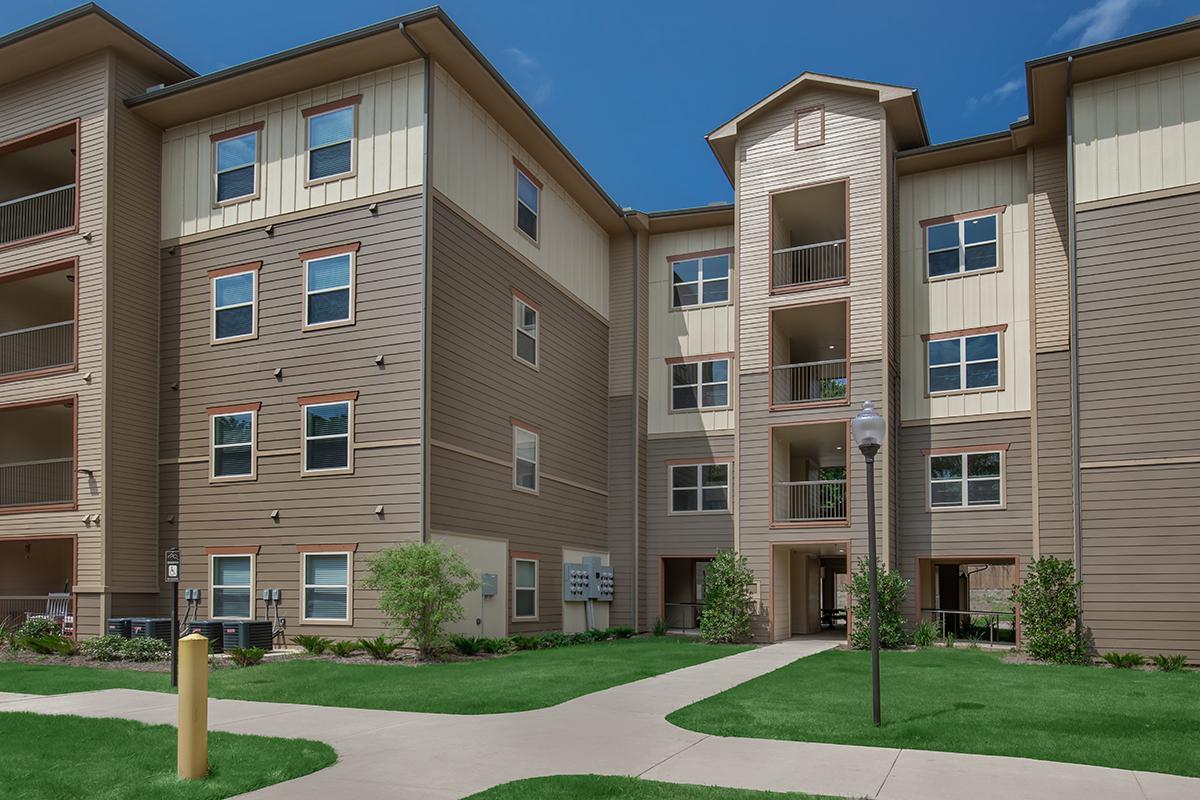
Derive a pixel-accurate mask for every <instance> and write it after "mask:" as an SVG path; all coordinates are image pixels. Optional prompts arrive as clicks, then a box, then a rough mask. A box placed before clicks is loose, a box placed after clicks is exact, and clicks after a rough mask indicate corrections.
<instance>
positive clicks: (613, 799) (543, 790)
mask: <svg viewBox="0 0 1200 800" xmlns="http://www.w3.org/2000/svg"><path fill="white" fill-rule="evenodd" d="M581 797H586V798H587V799H588V800H834V798H831V797H818V796H816V795H811V794H797V793H794V792H787V793H780V792H760V791H753V790H750V789H725V788H723V787H719V786H696V785H694V784H687V783H662V782H660V781H646V780H640V779H638V778H623V777H616V776H609V775H555V776H553V777H548V778H529V779H527V780H523V781H513V782H511V783H505V784H501V785H500V786H495V787H493V788H491V789H488V790H487V791H486V792H480V793H479V794H473V795H471V796H470V797H469V798H467V800H577V798H581Z"/></svg>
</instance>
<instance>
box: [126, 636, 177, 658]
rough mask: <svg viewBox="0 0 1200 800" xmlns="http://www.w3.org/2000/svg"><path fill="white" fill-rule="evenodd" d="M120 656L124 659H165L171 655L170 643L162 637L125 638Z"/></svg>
mask: <svg viewBox="0 0 1200 800" xmlns="http://www.w3.org/2000/svg"><path fill="white" fill-rule="evenodd" d="M121 656H122V657H123V658H124V659H125V660H126V661H166V660H167V659H168V658H170V657H171V645H169V644H167V643H166V642H164V641H163V640H162V639H149V638H139V639H126V640H124V643H123V644H122V645H121Z"/></svg>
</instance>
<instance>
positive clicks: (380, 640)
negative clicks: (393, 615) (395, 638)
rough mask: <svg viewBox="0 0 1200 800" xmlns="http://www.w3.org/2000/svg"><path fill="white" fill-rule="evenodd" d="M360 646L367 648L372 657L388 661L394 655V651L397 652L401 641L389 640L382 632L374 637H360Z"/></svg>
mask: <svg viewBox="0 0 1200 800" xmlns="http://www.w3.org/2000/svg"><path fill="white" fill-rule="evenodd" d="M358 646H359V647H361V648H362V649H363V650H366V651H367V653H369V654H370V656H371V658H374V659H378V660H379V661H386V660H387V659H389V658H391V657H392V653H394V652H396V648H397V647H399V646H400V643H399V642H392V641H389V640H388V639H387V637H386V636H384V635H383V634H380V635H379V636H376V637H375V638H374V639H359V640H358Z"/></svg>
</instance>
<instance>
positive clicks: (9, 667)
mask: <svg viewBox="0 0 1200 800" xmlns="http://www.w3.org/2000/svg"><path fill="white" fill-rule="evenodd" d="M746 649H747V648H746V647H743V646H737V645H708V644H701V643H699V642H693V641H688V640H684V639H677V638H673V637H655V638H649V637H646V638H638V639H627V640H620V641H613V642H599V643H596V644H585V645H575V646H573V647H560V648H555V649H553V650H533V651H524V652H520V653H513V654H512V655H510V656H506V657H504V658H496V659H488V660H485V661H465V662H458V663H449V664H428V665H423V666H418V667H405V666H386V665H379V666H376V665H372V664H338V663H336V662H330V661H316V660H311V659H291V660H288V661H277V662H271V663H265V664H261V665H259V666H257V667H250V668H247V669H221V670H216V671H214V672H212V673H211V674H210V675H209V678H208V689H209V695H210V696H211V697H225V698H232V699H236V700H265V701H270V702H275V703H305V704H308V705H319V706H343V707H348V708H377V709H385V710H391V711H427V712H434V713H444V714H498V713H502V712H507V711H527V710H529V709H532V708H544V707H546V706H552V705H556V704H558V703H561V702H563V701H565V700H570V699H571V698H573V697H579V696H580V695H584V694H589V693H591V692H595V691H599V690H601V689H607V688H609V687H612V686H619V685H620V684H623V683H629V682H631V681H636V680H640V679H642V678H648V677H651V676H653V675H659V674H661V673H664V672H670V671H671V670H675V669H679V668H681V667H690V666H692V665H694V664H700V663H702V662H705V661H711V660H713V659H716V658H721V657H723V656H728V655H732V654H733V653H739V652H741V651H743V650H746ZM167 683H168V681H167V676H166V675H163V674H151V673H144V672H132V671H125V670H103V669H95V668H89V667H67V666H40V665H39V666H29V665H25V664H13V663H3V662H0V691H6V692H23V693H27V694H60V693H63V692H79V691H88V690H91V689H107V688H114V687H122V688H131V689H148V690H152V691H168V686H167Z"/></svg>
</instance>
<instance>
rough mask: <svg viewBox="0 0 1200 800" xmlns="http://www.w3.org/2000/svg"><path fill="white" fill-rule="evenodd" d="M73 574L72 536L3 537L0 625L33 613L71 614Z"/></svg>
mask: <svg viewBox="0 0 1200 800" xmlns="http://www.w3.org/2000/svg"><path fill="white" fill-rule="evenodd" d="M74 574H75V548H74V542H73V541H72V539H71V538H70V537H63V538H44V537H40V536H39V537H35V538H27V539H13V538H8V537H4V538H0V625H3V624H4V623H5V622H6V621H7V622H8V624H9V625H16V624H19V623H21V622H24V621H25V620H26V619H27V618H28V617H30V616H51V617H52V618H56V619H63V620H65V619H66V618H67V617H70V616H72V609H71V597H70V594H69V593H70V592H71V591H72V589H73V585H72V582H73V578H74ZM63 595H66V596H65V597H64V596H63Z"/></svg>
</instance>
